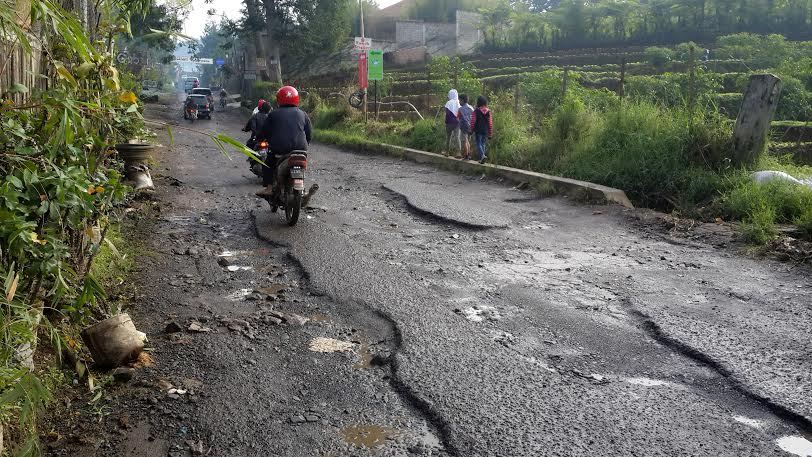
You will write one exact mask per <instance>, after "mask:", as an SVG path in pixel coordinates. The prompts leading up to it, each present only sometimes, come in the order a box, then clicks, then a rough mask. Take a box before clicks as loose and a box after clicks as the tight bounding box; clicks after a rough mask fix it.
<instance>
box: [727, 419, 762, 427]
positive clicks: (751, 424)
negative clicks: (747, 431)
mask: <svg viewBox="0 0 812 457" xmlns="http://www.w3.org/2000/svg"><path fill="white" fill-rule="evenodd" d="M733 420H734V421H736V422H739V423H742V424H744V425H747V426H749V427H753V428H758V429H760V428H763V427H764V421H760V420H757V419H750V418H749V417H746V416H733Z"/></svg>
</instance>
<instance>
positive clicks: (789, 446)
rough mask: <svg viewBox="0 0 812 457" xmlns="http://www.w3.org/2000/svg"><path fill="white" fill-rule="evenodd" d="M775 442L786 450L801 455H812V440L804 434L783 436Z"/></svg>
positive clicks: (804, 456) (811, 456)
mask: <svg viewBox="0 0 812 457" xmlns="http://www.w3.org/2000/svg"><path fill="white" fill-rule="evenodd" d="M775 444H777V445H778V447H780V448H781V449H782V450H783V451H784V452H789V453H790V454H794V455H798V456H801V457H812V441H809V440H807V439H806V438H804V437H802V436H783V437H781V438H778V439H777V440H775Z"/></svg>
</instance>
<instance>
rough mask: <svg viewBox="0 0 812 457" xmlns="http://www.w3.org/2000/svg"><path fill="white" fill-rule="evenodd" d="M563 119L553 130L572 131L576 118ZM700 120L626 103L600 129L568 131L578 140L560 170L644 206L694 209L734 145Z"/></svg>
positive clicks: (716, 125) (724, 130) (723, 130)
mask: <svg viewBox="0 0 812 457" xmlns="http://www.w3.org/2000/svg"><path fill="white" fill-rule="evenodd" d="M559 116H561V117H563V118H562V119H556V120H554V121H553V123H554V124H556V123H559V122H564V123H565V125H573V121H571V120H569V119H570V118H571V117H572V116H573V113H572V112H570V111H563V112H561V113H560V114H559ZM697 116H699V115H694V114H691V113H690V112H688V111H686V110H681V109H667V108H663V107H660V106H657V105H654V104H652V103H649V102H645V101H640V102H630V103H624V104H622V105H620V106H618V107H616V108H613V109H610V110H608V111H606V112H605V113H603V115H602V116H601V120H602V122H600V124H599V125H583V124H582V125H581V127H580V128H581V131H580V132H576V133H573V132H569V131H568V132H567V135H568V136H567V137H566V138H576V140H574V141H576V143H575V144H568V145H567V144H565V148H564V149H565V151H566V152H568V154H565V155H564V156H562V157H561V160H560V163H559V165H558V166H557V170H558V171H559V172H561V173H563V174H564V175H566V176H569V177H573V178H577V179H583V180H586V181H591V182H596V183H600V184H604V185H608V186H611V187H617V188H619V189H623V190H624V191H626V193H627V194H628V195H629V198H631V199H632V200H633V201H634V202H635V203H636V204H638V205H641V206H647V207H654V208H674V207H680V206H686V205H691V204H695V203H697V202H699V201H702V200H703V199H706V198H708V197H709V196H710V195H708V194H711V193H712V190H713V189H714V188H715V187H716V185H717V181H718V179H719V176H718V174H716V173H715V172H714V166H716V165H718V164H719V163H720V162H722V156H723V155H724V152H727V151H730V141H731V140H730V138H731V132H730V131H729V127H725V126H724V124H723V123H722V122H721V121H717V120H715V119H707V118H704V117H701V116H700V117H697ZM575 125H578V124H575ZM591 128H593V129H595V130H594V133H590V132H589V129H591ZM569 141H570V142H572V141H573V140H571V139H570V140H569ZM709 165H710V166H709Z"/></svg>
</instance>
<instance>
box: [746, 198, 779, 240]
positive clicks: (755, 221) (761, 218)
mask: <svg viewBox="0 0 812 457" xmlns="http://www.w3.org/2000/svg"><path fill="white" fill-rule="evenodd" d="M740 230H741V234H742V237H743V238H744V240H745V241H747V242H749V243H752V244H759V245H762V244H767V243H769V242H770V241H772V240H774V239H775V237H776V236H778V230H777V229H776V227H775V209H774V208H772V207H770V206H768V205H760V206H758V207H756V208H754V209H753V210H752V211H751V212H750V213H749V214H748V215H747V217H746V218H745V219H744V220H743V221H742V224H741V228H740Z"/></svg>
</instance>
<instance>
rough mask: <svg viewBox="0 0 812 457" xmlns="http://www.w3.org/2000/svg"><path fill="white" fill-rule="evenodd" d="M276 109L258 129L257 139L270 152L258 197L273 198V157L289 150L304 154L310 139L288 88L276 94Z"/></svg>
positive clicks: (292, 90) (308, 128)
mask: <svg viewBox="0 0 812 457" xmlns="http://www.w3.org/2000/svg"><path fill="white" fill-rule="evenodd" d="M276 102H277V105H278V106H279V108H278V109H275V110H273V111H272V112H271V113H270V114H269V115H268V119H267V120H265V123H264V124H263V125H262V128H260V131H259V134H258V135H257V139H258V140H265V141H267V142H268V145H269V150H270V153H269V154H268V160H267V162H266V164H265V165H266V167H265V169H264V170H263V171H264V173H263V176H262V184H263V185H264V186H265V188H264V189H262V190H260V191H259V192H257V196H258V197H262V198H268V197H271V196H273V193H274V186H275V183H276V167H277V163H276V162H277V161H276V158H275V156H283V157H284V156H286V155H288V154H290V153H292V152H293V151H307V147H308V144H309V143H310V140H311V139H312V137H313V134H312V129H311V124H310V118H309V117H308V116H307V114H306V113H305V112H304V111H302V110H300V109H299V92H298V91H297V90H296V89H295V88H294V87H291V86H285V87H283V88H281V89H279V91H278V92H277V93H276Z"/></svg>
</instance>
